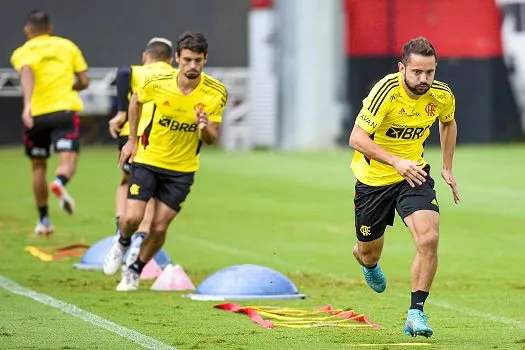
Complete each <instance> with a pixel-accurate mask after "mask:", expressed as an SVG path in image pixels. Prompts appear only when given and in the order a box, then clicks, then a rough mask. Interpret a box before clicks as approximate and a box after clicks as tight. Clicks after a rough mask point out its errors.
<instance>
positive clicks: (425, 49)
mask: <svg viewBox="0 0 525 350" xmlns="http://www.w3.org/2000/svg"><path fill="white" fill-rule="evenodd" d="M410 54H415V55H421V56H426V57H430V56H434V57H435V58H436V60H437V53H436V49H435V48H434V45H432V43H431V42H430V41H428V39H427V38H424V37H422V36H420V37H419V38H415V39H412V40H410V41H409V42H408V43H406V44H405V46H403V54H402V56H401V62H402V63H403V64H404V65H406V64H407V63H408V60H409V59H410Z"/></svg>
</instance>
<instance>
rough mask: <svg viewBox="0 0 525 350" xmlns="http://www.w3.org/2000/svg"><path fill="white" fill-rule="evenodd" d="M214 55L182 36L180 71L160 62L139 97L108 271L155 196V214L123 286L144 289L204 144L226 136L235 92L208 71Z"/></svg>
mask: <svg viewBox="0 0 525 350" xmlns="http://www.w3.org/2000/svg"><path fill="white" fill-rule="evenodd" d="M207 57H208V43H207V41H206V39H205V38H204V36H203V35H202V34H201V33H196V32H185V33H183V34H181V36H180V37H179V38H178V40H177V50H176V56H175V58H176V62H177V64H178V69H174V68H172V67H171V66H170V65H168V64H166V63H158V64H157V66H156V69H155V72H154V73H155V74H153V75H151V76H150V77H148V78H146V80H145V81H144V83H143V84H142V86H141V87H140V88H139V90H138V92H137V93H135V94H133V95H132V97H131V100H130V105H129V111H128V114H129V124H130V135H129V140H128V142H127V143H126V144H125V145H124V147H123V148H122V151H121V157H120V165H121V166H123V165H124V164H125V163H126V162H128V160H130V159H131V160H133V170H132V173H131V179H130V181H129V187H128V188H129V190H128V200H127V203H126V213H125V215H124V217H123V218H122V219H121V232H120V238H119V239H118V240H117V241H115V242H114V244H113V245H112V246H111V248H110V250H109V252H108V254H107V255H106V259H105V261H104V272H105V273H106V274H114V273H116V272H117V271H118V270H119V268H120V267H121V264H122V258H123V256H124V254H125V253H126V251H127V250H128V248H129V246H130V243H131V236H132V234H133V233H134V232H135V231H136V230H137V227H138V225H139V224H140V222H141V221H142V218H143V216H144V211H145V208H146V203H147V201H148V200H149V199H150V198H154V199H155V214H154V217H153V222H152V224H151V229H150V232H149V235H148V236H147V237H146V239H145V240H144V242H143V244H142V247H141V249H140V253H139V256H138V258H137V259H136V260H135V262H134V263H133V264H131V265H130V266H129V267H127V268H124V270H123V272H122V280H121V281H120V283H119V284H118V286H117V290H118V291H134V290H137V289H138V287H139V277H140V274H141V272H142V269H143V268H144V266H145V265H146V264H147V263H148V262H149V261H150V260H151V259H152V257H153V256H154V255H155V254H156V253H157V251H158V250H159V249H160V248H161V247H162V246H163V244H164V241H165V239H166V232H167V230H168V226H169V224H170V223H171V221H172V220H173V219H174V218H175V216H176V215H177V214H178V213H179V212H180V210H181V207H182V204H183V203H184V201H185V199H186V197H187V195H188V193H189V192H190V187H191V185H192V184H193V178H194V173H195V172H196V171H197V170H198V168H199V150H200V148H201V144H202V142H203V141H204V142H205V143H207V144H213V143H214V142H215V141H216V140H217V138H218V135H219V125H220V123H221V121H222V114H223V111H224V107H225V105H226V99H227V93H226V88H225V87H224V85H223V84H222V83H220V82H219V81H217V80H216V79H214V78H212V77H211V76H209V75H207V74H205V73H204V72H203V71H202V70H203V67H204V65H205V63H206V60H207ZM150 66H151V65H150ZM150 101H153V102H154V104H155V106H154V111H155V113H154V116H153V119H152V121H151V123H150V124H149V125H148V127H147V128H146V129H145V131H144V133H143V135H142V137H141V138H140V140H139V139H138V137H137V136H136V135H137V122H138V116H139V115H140V110H141V108H142V106H143V104H144V103H147V102H150Z"/></svg>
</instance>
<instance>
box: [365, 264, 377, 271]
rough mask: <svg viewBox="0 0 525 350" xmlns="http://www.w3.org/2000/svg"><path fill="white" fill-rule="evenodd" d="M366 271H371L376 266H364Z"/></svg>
mask: <svg viewBox="0 0 525 350" xmlns="http://www.w3.org/2000/svg"><path fill="white" fill-rule="evenodd" d="M365 267H366V268H367V269H368V270H373V269H375V268H376V267H377V264H374V266H365Z"/></svg>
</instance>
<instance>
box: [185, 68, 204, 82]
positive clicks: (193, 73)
mask: <svg viewBox="0 0 525 350" xmlns="http://www.w3.org/2000/svg"><path fill="white" fill-rule="evenodd" d="M200 75H201V72H200V71H198V70H189V71H187V72H186V73H185V74H184V76H185V77H186V78H188V79H190V80H193V79H197V78H198V77H200Z"/></svg>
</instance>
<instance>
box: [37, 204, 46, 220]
mask: <svg viewBox="0 0 525 350" xmlns="http://www.w3.org/2000/svg"><path fill="white" fill-rule="evenodd" d="M47 210H48V209H47V205H43V206H41V207H38V212H39V213H40V221H42V219H43V218H45V217H46V216H48V215H49V213H48V211H47Z"/></svg>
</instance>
